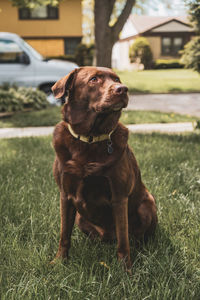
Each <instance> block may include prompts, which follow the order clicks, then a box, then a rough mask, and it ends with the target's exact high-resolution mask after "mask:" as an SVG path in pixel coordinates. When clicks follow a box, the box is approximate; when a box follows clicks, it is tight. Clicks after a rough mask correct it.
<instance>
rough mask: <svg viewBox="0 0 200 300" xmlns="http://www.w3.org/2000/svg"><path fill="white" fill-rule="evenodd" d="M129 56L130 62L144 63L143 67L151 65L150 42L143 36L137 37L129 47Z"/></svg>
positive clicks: (148, 67) (146, 67) (147, 67)
mask: <svg viewBox="0 0 200 300" xmlns="http://www.w3.org/2000/svg"><path fill="white" fill-rule="evenodd" d="M129 58H130V61H131V62H136V61H138V60H139V63H141V64H143V65H144V68H145V69H150V68H151V67H152V60H153V55H152V51H151V48H150V44H149V42H148V41H147V39H146V38H144V37H138V38H137V39H136V40H135V41H134V42H133V44H132V45H131V46H130V49H129Z"/></svg>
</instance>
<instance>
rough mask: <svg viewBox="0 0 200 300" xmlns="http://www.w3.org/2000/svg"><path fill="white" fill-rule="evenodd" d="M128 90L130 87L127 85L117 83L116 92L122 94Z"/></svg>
mask: <svg viewBox="0 0 200 300" xmlns="http://www.w3.org/2000/svg"><path fill="white" fill-rule="evenodd" d="M127 92H128V88H127V87H126V86H125V85H117V86H115V94H117V95H122V94H126V93H127Z"/></svg>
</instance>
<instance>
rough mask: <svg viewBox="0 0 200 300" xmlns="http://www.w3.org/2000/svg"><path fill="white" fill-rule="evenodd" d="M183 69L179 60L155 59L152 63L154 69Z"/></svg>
mask: <svg viewBox="0 0 200 300" xmlns="http://www.w3.org/2000/svg"><path fill="white" fill-rule="evenodd" d="M183 67H184V65H183V64H182V63H180V60H179V59H157V60H156V61H155V63H154V69H181V68H183Z"/></svg>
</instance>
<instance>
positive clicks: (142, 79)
mask: <svg viewBox="0 0 200 300" xmlns="http://www.w3.org/2000/svg"><path fill="white" fill-rule="evenodd" d="M117 73H118V75H119V76H120V78H121V80H122V82H123V83H124V84H126V85H127V86H128V88H129V92H131V93H176V92H178V93H182V92H200V75H199V74H198V73H197V72H194V71H192V70H185V69H170V70H147V71H117Z"/></svg>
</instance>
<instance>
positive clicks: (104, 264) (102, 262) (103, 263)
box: [100, 261, 109, 269]
mask: <svg viewBox="0 0 200 300" xmlns="http://www.w3.org/2000/svg"><path fill="white" fill-rule="evenodd" d="M100 265H102V266H104V267H105V268H107V269H109V266H108V265H107V264H106V263H105V262H104V261H100Z"/></svg>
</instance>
